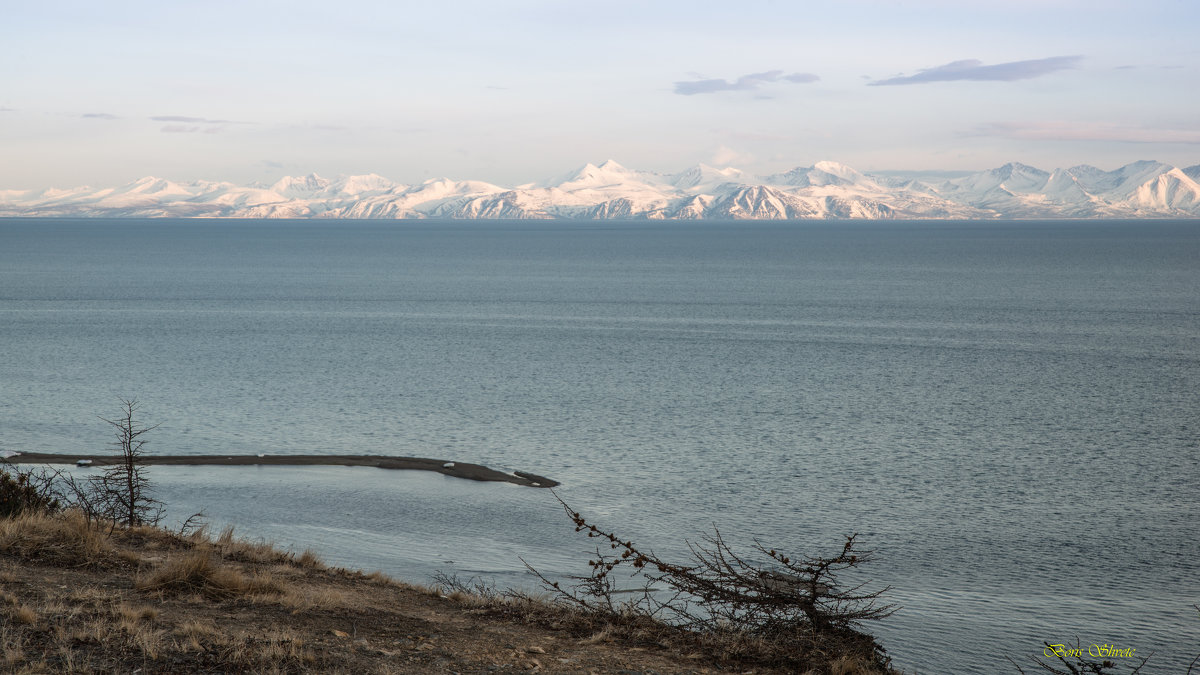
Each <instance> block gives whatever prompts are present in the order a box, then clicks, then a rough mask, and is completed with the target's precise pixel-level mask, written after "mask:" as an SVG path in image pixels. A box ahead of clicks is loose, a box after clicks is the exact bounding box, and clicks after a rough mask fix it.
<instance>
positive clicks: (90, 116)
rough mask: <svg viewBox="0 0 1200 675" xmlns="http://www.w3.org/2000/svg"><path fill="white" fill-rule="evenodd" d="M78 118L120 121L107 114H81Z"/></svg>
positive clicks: (114, 116)
mask: <svg viewBox="0 0 1200 675" xmlns="http://www.w3.org/2000/svg"><path fill="white" fill-rule="evenodd" d="M80 117H83V118H84V119H89V120H117V119H121V118H119V117H117V116H116V115H110V114H108V113H83V114H82V115H80Z"/></svg>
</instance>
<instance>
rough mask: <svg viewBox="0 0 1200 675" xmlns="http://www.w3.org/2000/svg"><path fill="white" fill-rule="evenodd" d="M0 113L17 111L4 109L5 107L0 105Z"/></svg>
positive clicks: (15, 110)
mask: <svg viewBox="0 0 1200 675" xmlns="http://www.w3.org/2000/svg"><path fill="white" fill-rule="evenodd" d="M0 112H17V109H16V108H6V107H4V106H2V105H0Z"/></svg>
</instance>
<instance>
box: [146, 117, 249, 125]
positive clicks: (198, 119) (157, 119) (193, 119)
mask: <svg viewBox="0 0 1200 675" xmlns="http://www.w3.org/2000/svg"><path fill="white" fill-rule="evenodd" d="M150 119H151V120H152V121H155V122H184V123H187V124H237V122H233V121H231V120H209V119H205V118H203V117H185V116H183V115H158V116H155V117H151V118H150Z"/></svg>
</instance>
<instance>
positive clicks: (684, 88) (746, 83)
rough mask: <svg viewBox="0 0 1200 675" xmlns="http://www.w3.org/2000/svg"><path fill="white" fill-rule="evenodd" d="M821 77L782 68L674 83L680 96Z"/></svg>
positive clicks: (755, 87)
mask: <svg viewBox="0 0 1200 675" xmlns="http://www.w3.org/2000/svg"><path fill="white" fill-rule="evenodd" d="M819 79H821V78H819V77H817V76H816V75H813V74H812V73H792V74H790V75H784V74H783V71H782V70H768V71H766V72H762V73H750V74H749V75H743V76H741V77H739V78H738V79H736V80H734V81H733V82H730V81H728V80H690V81H683V82H676V83H675V93H676V94H679V95H681V96H695V95H696V94H715V93H716V92H719V91H753V90H755V89H758V88H759V87H760V86H762V85H763V84H767V83H770V82H780V81H783V82H792V83H795V84H807V83H809V82H816V81H817V80H819Z"/></svg>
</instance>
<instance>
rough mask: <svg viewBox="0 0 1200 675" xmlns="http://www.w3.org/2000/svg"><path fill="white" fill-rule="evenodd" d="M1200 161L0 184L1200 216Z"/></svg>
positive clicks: (129, 210) (631, 211)
mask: <svg viewBox="0 0 1200 675" xmlns="http://www.w3.org/2000/svg"><path fill="white" fill-rule="evenodd" d="M1198 181H1200V165H1195V166H1191V167H1187V168H1180V167H1175V166H1171V165H1168V164H1163V163H1161V162H1156V161H1138V162H1133V163H1131V164H1128V165H1125V166H1123V167H1120V168H1118V169H1116V170H1113V171H1105V170H1102V169H1098V168H1096V167H1092V166H1087V165H1080V166H1074V167H1071V168H1068V169H1055V170H1053V171H1044V170H1041V169H1037V168H1034V167H1031V166H1027V165H1024V164H1020V163H1009V164H1005V165H1004V166H1001V167H998V168H995V169H991V170H988V171H981V172H976V173H966V174H963V173H961V172H958V173H947V174H943V175H937V174H931V173H929V172H920V173H917V172H910V173H904V172H888V173H878V174H870V173H864V172H860V171H857V170H855V169H853V168H851V167H849V166H846V165H844V164H839V163H837V162H830V161H823V162H817V163H816V164H814V165H813V166H810V167H797V168H795V169H792V170H790V171H785V172H781V173H776V174H771V175H767V176H753V175H750V174H748V173H746V172H744V171H742V170H740V169H736V168H732V167H725V168H715V167H711V166H706V165H704V164H699V165H696V166H694V167H691V168H689V169H686V170H684V171H681V172H678V173H674V174H666V173H655V172H649V171H639V170H636V169H629V168H626V167H624V166H622V165H620V164H618V163H617V162H615V161H612V160H609V161H607V162H604V163H602V164H600V165H598V166H597V165H593V164H585V165H584V166H583V167H580V168H579V169H577V170H575V171H573V172H570V173H568V174H566V175H563V176H560V177H558V178H555V179H552V180H548V181H544V182H541V183H530V184H526V185H520V186H515V187H503V186H499V185H493V184H491V183H486V182H482V181H476V180H451V179H448V178H435V179H430V180H426V181H424V182H422V183H419V184H414V185H405V184H402V183H396V182H394V181H391V180H389V179H387V178H384V177H383V176H379V175H376V174H367V175H356V176H343V177H339V178H337V179H327V178H323V177H321V176H318V175H317V174H315V173H314V174H309V175H307V176H301V177H292V176H288V177H285V178H282V179H280V180H278V181H276V182H275V183H273V184H270V185H267V184H251V185H245V186H238V185H234V184H233V183H229V182H214V181H194V182H190V183H177V182H172V181H169V180H165V179H161V178H155V177H150V176H148V177H145V178H142V179H139V180H136V181H133V182H131V183H127V184H124V185H121V186H117V187H104V188H92V187H76V188H71V189H42V190H0V217H98V218H104V217H109V218H117V217H121V218H247V219H261V218H302V219H303V218H320V219H425V218H435V219H464V220H473V219H566V220H813V219H870V220H892V219H897V220H900V219H946V220H982V219H1012V220H1023V219H1059V218H1063V219H1081V218H1087V219H1096V218H1112V219H1130V218H1133V219H1138V218H1178V219H1186V218H1198V217H1200V182H1198Z"/></svg>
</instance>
